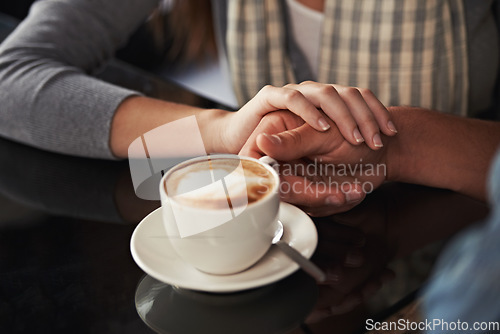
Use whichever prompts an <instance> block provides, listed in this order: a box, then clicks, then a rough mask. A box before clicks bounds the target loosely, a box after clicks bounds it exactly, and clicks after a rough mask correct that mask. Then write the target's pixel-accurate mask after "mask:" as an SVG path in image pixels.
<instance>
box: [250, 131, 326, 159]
mask: <svg viewBox="0 0 500 334" xmlns="http://www.w3.org/2000/svg"><path fill="white" fill-rule="evenodd" d="M329 132H330V130H328V131H326V132H319V131H316V130H315V129H313V128H312V127H310V126H309V125H307V124H304V125H302V126H300V127H298V128H295V129H292V130H287V131H283V132H280V133H276V134H272V135H270V134H266V133H262V134H260V135H259V136H258V137H257V141H256V142H257V146H258V147H259V149H260V150H261V151H262V152H263V153H264V154H266V155H268V156H271V157H273V158H275V159H277V160H282V161H290V160H295V159H299V158H302V157H306V156H310V155H315V154H321V153H323V150H324V147H323V146H324V143H325V142H328V140H327V136H328V133H329Z"/></svg>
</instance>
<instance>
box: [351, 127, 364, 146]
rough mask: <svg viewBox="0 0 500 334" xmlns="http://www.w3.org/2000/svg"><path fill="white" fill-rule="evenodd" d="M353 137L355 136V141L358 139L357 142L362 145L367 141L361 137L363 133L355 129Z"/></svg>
mask: <svg viewBox="0 0 500 334" xmlns="http://www.w3.org/2000/svg"><path fill="white" fill-rule="evenodd" d="M353 135H354V139H356V142H358V143H362V142H364V141H365V139H364V138H363V136H362V135H361V132H359V129H358V128H356V129H354V131H353Z"/></svg>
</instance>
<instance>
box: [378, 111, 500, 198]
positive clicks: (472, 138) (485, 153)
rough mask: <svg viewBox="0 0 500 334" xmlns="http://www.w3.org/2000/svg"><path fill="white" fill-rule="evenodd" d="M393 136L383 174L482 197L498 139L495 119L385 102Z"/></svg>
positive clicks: (498, 132) (498, 125)
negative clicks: (393, 127) (392, 122)
mask: <svg viewBox="0 0 500 334" xmlns="http://www.w3.org/2000/svg"><path fill="white" fill-rule="evenodd" d="M390 112H391V113H392V115H393V117H394V120H395V123H396V125H397V127H398V130H399V134H398V136H396V137H394V138H391V139H390V141H389V145H388V174H389V175H388V179H389V180H394V181H401V182H408V183H415V184H422V185H427V186H431V187H437V188H445V189H450V190H454V191H458V192H461V193H464V194H467V195H470V196H473V197H476V198H479V199H482V200H485V199H486V178H487V175H488V170H489V167H490V164H491V162H492V159H493V157H494V154H495V152H496V150H497V148H498V146H499V144H500V123H498V122H488V121H482V120H476V119H467V118H462V117H456V116H452V115H448V114H442V113H438V112H434V111H429V110H424V109H417V108H405V107H393V108H390Z"/></svg>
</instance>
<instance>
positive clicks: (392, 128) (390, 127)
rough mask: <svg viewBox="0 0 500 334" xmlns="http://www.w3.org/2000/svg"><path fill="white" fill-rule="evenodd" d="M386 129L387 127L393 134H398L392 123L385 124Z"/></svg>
mask: <svg viewBox="0 0 500 334" xmlns="http://www.w3.org/2000/svg"><path fill="white" fill-rule="evenodd" d="M387 127H388V128H389V130H391V131H392V132H394V133H398V129H396V126H395V125H394V123H392V121H389V122H387Z"/></svg>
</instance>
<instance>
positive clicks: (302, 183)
mask: <svg viewBox="0 0 500 334" xmlns="http://www.w3.org/2000/svg"><path fill="white" fill-rule="evenodd" d="M280 196H281V198H282V199H283V200H284V201H285V202H288V203H292V204H295V205H298V206H301V207H302V208H303V209H304V210H305V211H306V212H307V213H312V214H313V215H318V214H319V215H327V214H332V212H333V213H335V212H343V211H346V210H349V209H351V208H352V207H354V206H355V205H357V204H359V203H360V202H361V201H362V200H363V199H364V197H365V194H364V193H363V191H362V188H361V186H360V185H359V184H351V183H348V182H344V183H342V185H340V186H339V185H338V184H337V183H335V181H333V182H331V183H330V181H329V180H328V181H322V182H313V181H310V180H308V179H306V178H304V177H301V176H295V175H286V176H283V175H282V176H281V184H280Z"/></svg>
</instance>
